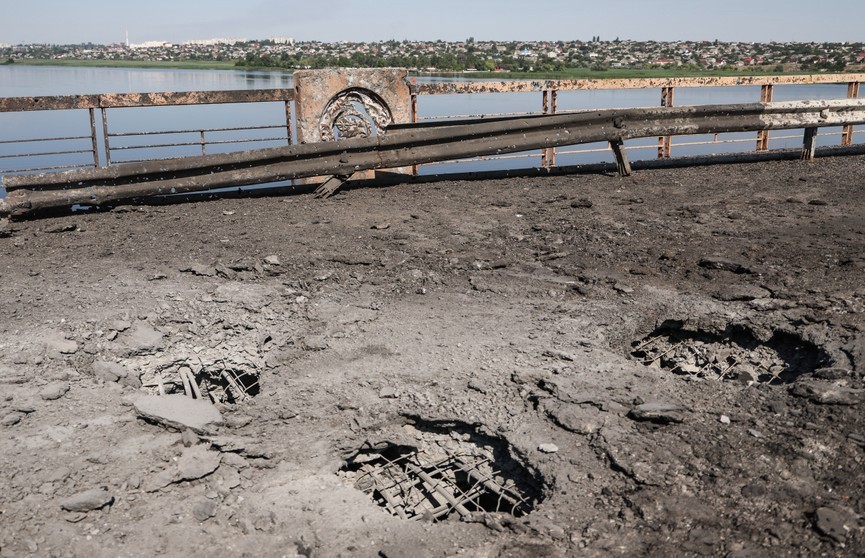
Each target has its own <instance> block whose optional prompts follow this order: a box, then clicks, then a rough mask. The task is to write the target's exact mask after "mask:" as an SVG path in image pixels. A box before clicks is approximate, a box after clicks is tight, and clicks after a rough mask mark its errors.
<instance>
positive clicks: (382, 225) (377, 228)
mask: <svg viewBox="0 0 865 558" xmlns="http://www.w3.org/2000/svg"><path fill="white" fill-rule="evenodd" d="M370 228H371V229H372V230H374V231H386V230H387V229H389V228H390V223H379V224H376V225H373V226H372V227H370Z"/></svg>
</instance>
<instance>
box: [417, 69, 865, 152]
mask: <svg viewBox="0 0 865 558" xmlns="http://www.w3.org/2000/svg"><path fill="white" fill-rule="evenodd" d="M862 81H865V74H817V75H788V76H771V75H767V76H741V77H734V76H730V77H725V76H721V77H699V78H668V79H658V78H637V79H574V80H534V81H529V80H513V81H509V80H503V81H490V80H487V81H459V82H437V83H412V84H411V86H410V87H411V97H412V98H411V121H412V122H423V121H445V120H449V119H465V118H490V117H503V116H532V115H546V114H565V113H570V112H582V111H578V110H559V93H560V92H562V91H598V90H619V89H660V91H661V96H660V106H662V107H672V106H675V94H676V89H677V88H686V87H688V88H691V87H693V88H711V87H744V86H760V99H759V100H760V102H763V103H768V102H772V101H773V100H774V93H775V86H778V85H821V84H846V85H847V98H848V99H855V98H858V97H859V93H860V85H861V82H862ZM481 93H540V95H541V99H540V103H539V110H538V111H535V112H532V111H529V112H500V113H492V112H491V113H478V114H462V115H438V116H421V115H420V111H419V99H420V97H422V96H432V95H472V94H481ZM755 101H756V99H755ZM622 108H630V107H622ZM863 132H865V131H863V130H854V127H853V126H852V125H846V126H844V127H843V130H842V132H841V133H840V134H839V133H833V132H822V133H818V134H817V136H816V137H830V136H838V135H840V145H841V146H844V147H848V146H850V145H852V144H853V142H854V137H855V134H859V133H863ZM801 138H802V136H801V135H783V136H770V133H769V131H768V130H763V131H760V132H758V133H757V137H756V139H741V138H721V137H720V136H719V134H715V135H714V138H713V139H712V140H709V141H693V140H687V141H683V142H674V141H673V137H672V136H664V137H659V138H658V143H657V146H652V145H628V146H626V147H625V149H627V150H628V151H638V150H653V149H657V157H658V158H659V159H669V158H671V157H672V156H673V148H675V147H680V148H681V147H696V146H705V145H716V146H718V145H731V144H742V143H755V151H756V152H758V153H759V152H766V151H769V149H770V142H771V141H773V140H774V141H778V140H787V139H801ZM609 152H611V147H609V146H606V147H602V148H591V147H590V148H580V149H568V148H566V149H564V150H562V149H557V148H549V149H544V150H541V152H540V153H539V154H537V153H529V154H517V155H505V156H489V157H473V158H470V159H462V160H460V162H463V163H472V162H481V161H498V160H508V159H539V163H540V166H541V167H542V168H553V167H555V166H556V157H557V156H564V155H583V154H590V153H609ZM451 163H452V161H441V162H436V163H428V165H443V164H451Z"/></svg>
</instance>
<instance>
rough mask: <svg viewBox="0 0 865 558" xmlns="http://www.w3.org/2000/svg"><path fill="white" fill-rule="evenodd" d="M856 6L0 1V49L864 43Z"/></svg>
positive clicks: (608, 1) (511, 0) (786, 1)
mask: <svg viewBox="0 0 865 558" xmlns="http://www.w3.org/2000/svg"><path fill="white" fill-rule="evenodd" d="M863 22H865V0H822V1H818V2H815V1H814V0H699V1H698V0H660V1H658V0H592V1H584V0H540V1H532V0H528V1H526V0H522V1H517V0H495V1H493V0H366V1H361V0H318V1H311V0H145V1H143V2H141V1H136V2H130V1H127V0H115V1H111V0H0V43H12V44H17V43H42V42H47V43H81V42H88V41H92V42H95V43H111V42H119V41H122V40H123V39H124V37H125V32H126V30H127V29H128V30H129V37H130V40H131V41H132V42H133V43H135V42H144V41H153V40H164V41H170V42H182V41H185V40H190V39H207V38H212V37H245V38H249V39H264V38H268V37H294V38H295V39H297V40H322V41H340V40H354V41H361V40H363V41H372V40H387V39H397V40H401V39H444V40H461V39H465V38H467V37H475V38H476V39H478V40H483V39H499V40H511V39H513V40H533V39H550V40H571V39H581V40H588V39H590V38H591V37H592V36H594V35H600V36H601V38H602V39H608V40H610V39H615V38H616V37H621V38H622V39H637V40H647V39H655V40H675V39H687V40H695V39H708V40H712V39H720V40H723V41H863V40H865V25H863Z"/></svg>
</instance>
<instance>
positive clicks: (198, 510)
mask: <svg viewBox="0 0 865 558" xmlns="http://www.w3.org/2000/svg"><path fill="white" fill-rule="evenodd" d="M217 508H218V506H217V504H216V502H214V501H213V500H203V501H201V502H198V503H197V504H195V505H194V506H192V517H194V518H195V519H197V520H198V521H200V522H202V523H203V522H205V521H207V520H208V519H210V518H211V517H213V516H215V515H216V510H217Z"/></svg>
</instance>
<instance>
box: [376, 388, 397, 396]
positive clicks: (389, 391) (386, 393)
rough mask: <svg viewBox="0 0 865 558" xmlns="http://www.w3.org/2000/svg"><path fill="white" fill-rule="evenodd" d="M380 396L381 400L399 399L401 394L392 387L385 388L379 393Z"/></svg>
mask: <svg viewBox="0 0 865 558" xmlns="http://www.w3.org/2000/svg"><path fill="white" fill-rule="evenodd" d="M378 396H379V397H380V398H381V399H399V396H400V393H399V391H398V390H396V389H395V388H392V387H383V388H381V390H380V391H379V392H378Z"/></svg>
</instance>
